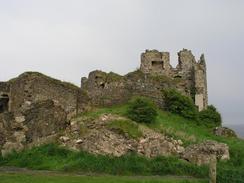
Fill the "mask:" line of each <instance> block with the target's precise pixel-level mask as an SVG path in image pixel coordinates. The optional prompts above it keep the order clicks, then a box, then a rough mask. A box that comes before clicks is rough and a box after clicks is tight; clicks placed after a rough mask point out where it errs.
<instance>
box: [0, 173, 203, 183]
mask: <svg viewBox="0 0 244 183" xmlns="http://www.w3.org/2000/svg"><path fill="white" fill-rule="evenodd" d="M0 177H1V179H0V183H81V182H82V183H207V181H204V180H187V179H183V178H182V179H176V178H163V179H162V178H160V177H154V178H149V177H148V178H147V177H119V176H75V175H49V174H26V173H25V174H23V173H22V174H20V173H18V174H17V173H11V174H10V173H0Z"/></svg>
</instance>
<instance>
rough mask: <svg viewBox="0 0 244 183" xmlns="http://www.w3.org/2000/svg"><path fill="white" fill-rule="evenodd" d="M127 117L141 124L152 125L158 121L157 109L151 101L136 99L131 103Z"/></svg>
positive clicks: (143, 98) (141, 98)
mask: <svg viewBox="0 0 244 183" xmlns="http://www.w3.org/2000/svg"><path fill="white" fill-rule="evenodd" d="M127 117H128V118H130V119H131V120H133V121H136V122H139V123H152V122H154V121H155V120H156V117H157V109H156V106H155V105H154V103H153V102H152V101H151V100H150V99H148V98H145V97H135V98H133V99H131V100H130V102H129V105H128V109H127Z"/></svg>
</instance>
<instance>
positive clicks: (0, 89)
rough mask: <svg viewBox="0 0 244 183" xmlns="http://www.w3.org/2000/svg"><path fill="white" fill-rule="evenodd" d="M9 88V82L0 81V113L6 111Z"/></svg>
mask: <svg viewBox="0 0 244 183" xmlns="http://www.w3.org/2000/svg"><path fill="white" fill-rule="evenodd" d="M9 90H10V89H9V84H8V83H7V82H0V113H2V112H5V111H8V108H9V105H8V104H9Z"/></svg>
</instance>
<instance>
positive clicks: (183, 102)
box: [163, 89, 197, 120]
mask: <svg viewBox="0 0 244 183" xmlns="http://www.w3.org/2000/svg"><path fill="white" fill-rule="evenodd" d="M163 95H164V99H165V109H166V110H167V111H169V112H172V113H175V114H179V115H181V116H183V117H185V118H188V119H193V120H196V119H197V108H196V106H195V105H194V103H193V101H192V100H191V98H190V97H187V96H184V95H182V94H181V93H180V92H177V91H176V90H174V89H167V90H164V91H163Z"/></svg>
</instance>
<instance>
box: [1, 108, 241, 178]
mask: <svg viewBox="0 0 244 183" xmlns="http://www.w3.org/2000/svg"><path fill="white" fill-rule="evenodd" d="M126 109H127V106H126V105H123V106H114V107H111V108H98V109H94V110H93V111H91V112H88V113H85V114H81V115H82V116H86V117H88V118H94V119H95V118H97V117H98V116H100V115H101V114H105V113H111V114H117V115H120V116H125V114H126ZM144 125H146V126H148V127H150V128H152V129H154V130H156V131H158V132H161V133H165V134H167V135H168V136H172V137H175V138H176V139H181V140H182V141H183V142H184V146H188V145H190V144H195V143H199V142H202V141H204V140H215V141H218V142H223V143H226V144H228V146H229V147H230V157H231V159H230V160H229V161H227V162H219V163H218V167H217V173H218V182H221V183H225V182H244V150H243V149H244V141H243V140H240V139H236V138H225V137H217V136H215V135H213V134H212V129H211V128H209V127H206V126H204V125H203V124H201V123H199V122H198V123H197V122H195V121H194V120H189V119H186V118H183V117H181V116H178V115H175V114H172V113H169V112H165V111H162V110H158V116H157V119H156V121H155V122H154V123H150V124H144ZM120 128H123V129H122V130H128V129H130V128H127V126H126V125H122V126H120ZM130 133H132V135H133V133H137V132H133V131H130ZM0 166H17V167H27V168H30V169H38V170H60V171H66V172H83V173H91V172H92V173H99V174H111V175H129V176H130V175H137V176H138V175H150V176H151V175H178V176H181V175H184V176H192V177H199V178H203V179H205V178H207V177H208V167H206V166H196V165H193V164H190V163H188V162H185V161H184V160H181V159H179V158H178V157H157V158H153V159H148V158H146V157H142V156H138V155H136V154H133V153H132V154H127V155H125V156H122V157H110V156H102V155H92V154H89V153H86V152H73V151H70V150H67V149H64V148H60V147H58V146H57V145H54V144H49V145H44V146H40V147H35V148H32V149H29V150H25V151H23V152H20V153H12V154H11V155H9V156H8V157H6V158H2V157H1V158H0ZM13 182H14V181H13ZM91 182H92V181H91ZM118 182H119V181H118ZM128 182H130V181H128ZM132 182H133V181H132ZM169 182H170V181H169Z"/></svg>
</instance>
